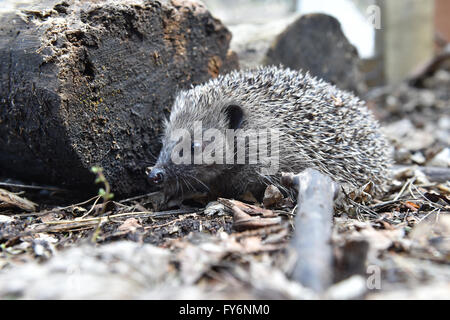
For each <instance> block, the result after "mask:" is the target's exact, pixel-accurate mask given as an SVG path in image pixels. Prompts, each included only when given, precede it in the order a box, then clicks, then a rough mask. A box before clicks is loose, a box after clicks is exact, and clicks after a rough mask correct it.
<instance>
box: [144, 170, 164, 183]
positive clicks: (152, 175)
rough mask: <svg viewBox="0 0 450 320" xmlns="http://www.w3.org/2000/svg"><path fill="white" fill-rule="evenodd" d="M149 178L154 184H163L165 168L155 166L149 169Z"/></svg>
mask: <svg viewBox="0 0 450 320" xmlns="http://www.w3.org/2000/svg"><path fill="white" fill-rule="evenodd" d="M147 178H148V180H149V181H150V182H151V183H153V184H161V183H163V182H164V170H163V169H160V168H153V169H151V170H150V171H147Z"/></svg>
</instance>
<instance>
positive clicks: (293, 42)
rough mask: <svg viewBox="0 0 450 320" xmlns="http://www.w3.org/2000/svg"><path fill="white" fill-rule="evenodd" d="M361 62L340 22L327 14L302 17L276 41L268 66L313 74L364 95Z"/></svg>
mask: <svg viewBox="0 0 450 320" xmlns="http://www.w3.org/2000/svg"><path fill="white" fill-rule="evenodd" d="M359 62H360V60H359V56H358V52H357V50H356V48H355V47H354V46H353V45H351V44H350V42H349V41H348V40H347V38H346V37H345V35H344V33H343V32H342V29H341V25H340V23H339V21H338V20H336V19H335V18H333V17H331V16H328V15H325V14H309V15H304V16H301V17H300V18H299V19H297V20H296V21H295V22H294V23H292V24H291V25H289V26H288V27H287V28H286V30H285V31H284V32H282V33H281V34H280V35H279V36H278V37H277V38H276V40H275V42H274V43H273V45H272V47H271V48H270V49H269V51H268V52H267V57H266V64H275V65H278V64H280V63H281V64H283V65H284V66H286V67H289V68H292V69H302V70H304V71H309V72H310V73H311V74H312V75H314V76H317V77H319V78H322V79H324V80H326V81H328V82H331V83H333V84H335V85H336V86H337V87H339V88H340V89H344V90H349V91H353V92H354V93H356V94H362V93H363V92H364V91H365V90H366V88H365V85H364V84H363V82H364V80H363V76H362V73H361V72H360V71H359V69H358V65H359Z"/></svg>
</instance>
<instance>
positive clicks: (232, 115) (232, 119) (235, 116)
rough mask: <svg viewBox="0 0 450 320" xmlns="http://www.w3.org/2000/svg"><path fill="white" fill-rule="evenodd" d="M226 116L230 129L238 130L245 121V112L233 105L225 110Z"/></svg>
mask: <svg viewBox="0 0 450 320" xmlns="http://www.w3.org/2000/svg"><path fill="white" fill-rule="evenodd" d="M225 115H226V117H227V119H228V123H229V126H228V129H233V130H237V129H239V128H240V127H241V125H242V122H243V121H244V111H243V110H242V108H241V107H240V106H237V105H235V104H231V105H229V106H227V107H226V108H225Z"/></svg>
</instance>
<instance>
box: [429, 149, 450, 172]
mask: <svg viewBox="0 0 450 320" xmlns="http://www.w3.org/2000/svg"><path fill="white" fill-rule="evenodd" d="M428 165H430V166H435V167H444V168H448V167H450V148H444V149H442V151H441V152H439V153H438V154H437V155H435V156H434V157H433V158H432V159H431V160H430V161H428Z"/></svg>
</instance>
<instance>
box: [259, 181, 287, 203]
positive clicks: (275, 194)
mask: <svg viewBox="0 0 450 320" xmlns="http://www.w3.org/2000/svg"><path fill="white" fill-rule="evenodd" d="M281 200H283V194H282V193H281V191H280V190H279V189H278V188H277V187H275V186H274V185H269V186H267V188H266V190H265V191H264V198H263V204H264V207H265V208H268V207H271V206H273V205H275V204H277V203H279V202H280V201H281Z"/></svg>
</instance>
